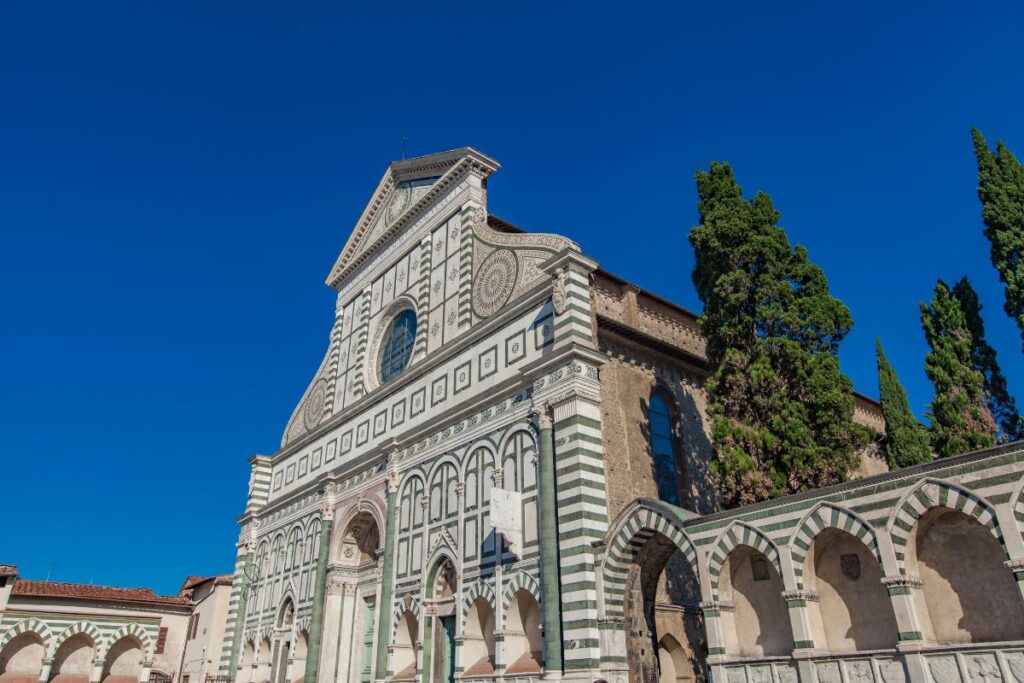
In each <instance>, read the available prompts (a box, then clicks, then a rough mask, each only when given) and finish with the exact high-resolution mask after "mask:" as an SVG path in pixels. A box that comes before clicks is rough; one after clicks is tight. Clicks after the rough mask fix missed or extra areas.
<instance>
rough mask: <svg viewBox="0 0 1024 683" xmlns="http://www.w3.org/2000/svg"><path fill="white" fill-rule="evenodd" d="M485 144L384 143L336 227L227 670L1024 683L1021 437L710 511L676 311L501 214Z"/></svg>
mask: <svg viewBox="0 0 1024 683" xmlns="http://www.w3.org/2000/svg"><path fill="white" fill-rule="evenodd" d="M497 169H498V164H497V162H495V161H494V160H493V159H491V158H489V157H487V156H486V155H484V154H481V153H480V152H478V151H476V150H473V149H469V148H465V149H460V150H455V151H452V152H446V153H441V154H435V155H431V156H427V157H420V158H416V159H410V160H404V161H399V162H395V163H392V164H391V165H390V166H389V167H388V168H387V171H386V173H385V174H384V176H383V178H382V179H381V181H380V183H379V185H378V186H377V188H376V190H375V192H374V193H373V196H372V197H371V198H370V201H369V203H368V204H367V207H366V209H365V211H364V213H363V215H362V216H361V217H360V218H359V220H358V222H357V223H356V225H355V228H354V229H353V231H352V234H351V236H350V237H349V239H348V242H347V243H346V244H345V246H344V249H343V250H342V252H341V255H340V256H339V257H338V259H337V261H336V263H335V265H334V267H333V268H332V269H331V271H330V273H329V275H328V278H327V284H328V286H330V287H331V288H333V289H334V290H335V291H336V292H337V304H336V308H335V313H334V319H333V326H332V327H331V330H330V334H329V338H328V340H327V344H326V346H327V350H326V353H325V355H324V358H323V361H322V362H321V364H320V366H319V367H318V368H317V369H316V372H315V373H314V374H313V376H312V380H311V381H310V383H309V385H308V388H307V389H306V391H305V393H304V395H303V396H302V397H301V400H300V401H299V402H298V405H297V407H296V409H295V411H294V413H293V414H292V416H291V418H290V419H289V420H288V421H287V425H286V427H285V430H284V435H283V438H282V442H281V448H280V449H279V450H278V451H277V452H276V453H274V454H272V455H256V456H253V457H252V458H251V460H250V464H251V478H250V483H249V494H248V500H247V506H246V509H245V511H244V513H243V514H242V516H241V517H240V520H239V521H240V525H241V531H240V534H239V538H238V544H237V550H238V552H237V561H236V566H235V576H234V581H233V584H232V595H231V601H230V605H229V611H228V618H227V624H226V635H225V639H226V643H227V644H226V645H225V647H224V648H223V655H222V657H221V661H220V673H221V674H222V675H224V676H227V677H229V679H230V680H233V681H236V682H237V683H295V682H298V681H300V680H303V681H306V683H314V682H315V681H320V682H321V683H356V682H357V681H358V682H366V683H368V682H370V681H413V680H415V681H424V682H428V681H429V682H431V683H440V682H442V681H443V682H449V681H455V680H467V681H468V680H473V681H477V680H479V681H481V682H484V681H516V682H520V681H522V682H525V681H533V680H538V679H540V678H545V679H565V680H571V681H587V682H588V683H589V682H591V681H597V680H605V681H610V682H613V683H626V682H627V681H629V682H633V681H645V682H646V681H652V682H653V681H666V682H668V681H697V680H706V679H708V678H714V679H715V680H716V681H726V680H727V681H731V682H732V681H734V682H736V683H740V682H743V683H746V682H747V681H750V682H751V683H755V682H758V683H760V682H761V681H780V683H781V682H783V681H797V680H800V681H807V682H812V681H820V682H821V683H829V682H832V681H835V682H836V683H853V682H854V681H875V680H877V681H885V682H887V683H889V682H893V681H908V680H909V681H932V680H935V681H941V682H943V683H944V682H945V681H961V680H962V681H973V680H1000V679H999V678H992V676H998V677H1002V679H1003V680H1019V681H1024V600H1022V594H1021V590H1020V587H1019V586H1020V585H1021V584H1020V583H1019V582H1018V580H1020V579H1024V541H1022V536H1021V525H1022V523H1024V500H1021V485H1022V482H1024V478H1022V477H1024V466H1022V460H1024V448H1021V447H1018V446H1015V445H1009V446H1004V447H1001V448H997V449H992V450H989V451H985V452H980V453H974V454H967V455H964V456H961V457H960V458H952V459H946V460H942V461H938V462H936V463H934V464H929V465H924V466H919V467H915V468H909V469H905V470H901V471H899V472H892V473H890V472H886V468H885V466H884V463H883V462H882V461H881V460H880V459H879V458H878V457H877V455H876V454H875V453H874V451H873V450H872V449H868V450H867V451H865V452H864V453H863V454H862V467H861V471H860V473H859V475H860V476H859V477H858V478H857V479H855V480H853V481H851V482H848V483H846V484H842V485H840V486H836V487H832V488H829V489H822V490H819V491H813V492H807V493H803V494H798V495H795V496H790V497H786V498H781V499H777V500H773V501H770V502H766V503H761V504H757V505H753V506H749V507H746V508H740V509H736V510H729V511H720V510H719V506H718V505H717V501H716V498H715V494H714V490H713V489H712V488H711V486H710V484H709V478H708V468H709V462H710V443H709V437H708V431H707V424H706V415H705V397H704V393H703V389H702V387H703V382H704V379H705V377H706V375H707V367H706V360H705V357H704V349H703V340H702V339H701V337H700V334H699V331H698V327H697V321H696V317H695V316H694V315H693V314H692V313H689V312H688V311H685V310H684V309H681V308H680V307H678V306H676V305H674V304H672V303H670V302H668V301H665V300H663V299H661V298H659V297H657V296H655V295H653V294H651V293H649V292H645V291H643V290H642V289H640V288H638V287H636V286H635V285H633V284H631V283H629V282H627V281H625V280H622V279H620V278H617V277H615V276H614V275H612V274H610V273H607V272H605V271H603V270H601V269H599V268H598V265H597V263H596V262H595V261H594V260H592V259H591V258H589V257H588V256H587V255H585V254H584V253H583V252H582V250H581V249H580V247H579V246H578V245H577V244H576V243H575V242H573V241H572V240H570V239H568V238H567V237H565V236H561V235H554V234H542V233H532V232H526V231H523V230H521V229H519V228H517V227H515V226H512V225H510V224H508V223H506V222H504V221H502V220H500V219H498V218H497V217H495V216H494V215H493V214H491V213H490V212H489V209H488V180H489V178H490V177H491V176H492V174H493V173H495V171H497ZM856 398H857V413H856V418H857V419H858V420H859V421H860V422H862V423H863V424H865V425H867V426H869V427H871V428H873V429H874V430H875V431H876V432H878V433H881V432H882V431H883V430H884V424H883V422H882V420H881V416H880V414H879V411H878V406H877V405H876V404H875V403H873V402H872V401H871V400H869V399H867V398H865V397H863V396H859V395H858V396H857V397H856ZM986 676H988V678H986ZM1014 677H1016V678H1014Z"/></svg>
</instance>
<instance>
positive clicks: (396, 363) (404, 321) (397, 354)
mask: <svg viewBox="0 0 1024 683" xmlns="http://www.w3.org/2000/svg"><path fill="white" fill-rule="evenodd" d="M415 341H416V313H415V312H414V311H412V310H409V309H406V310H404V311H402V312H401V313H399V314H398V315H397V316H396V317H395V319H394V320H392V321H391V326H390V327H389V328H388V332H387V334H386V335H384V343H383V344H381V347H380V382H381V384H383V383H385V382H387V381H389V380H391V379H393V378H394V377H397V376H398V375H400V374H402V371H403V370H405V368H406V367H407V366H408V365H409V361H410V360H411V359H412V347H413V343H414V342H415Z"/></svg>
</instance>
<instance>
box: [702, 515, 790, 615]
mask: <svg viewBox="0 0 1024 683" xmlns="http://www.w3.org/2000/svg"><path fill="white" fill-rule="evenodd" d="M741 545H745V546H750V547H751V548H753V549H754V550H757V551H758V552H760V553H762V554H763V555H764V556H765V557H767V558H768V561H769V562H771V563H772V566H774V567H775V571H777V572H778V573H779V576H782V558H781V556H780V555H779V548H778V546H776V545H775V542H774V541H772V540H771V539H770V538H768V536H767V535H766V534H765V533H764V532H763V531H761V530H760V529H756V528H754V527H752V526H750V525H749V524H747V523H746V522H741V521H739V520H736V521H734V522H733V523H732V524H730V525H729V526H727V527H726V528H725V530H724V531H723V532H722V533H721V534H719V535H718V538H717V539H716V540H715V544H714V546H713V550H712V551H711V555H710V556H709V558H708V578H709V579H710V580H711V592H712V594H713V595H715V596H716V597H717V596H718V579H719V578H720V576H721V573H722V565H724V564H725V560H726V558H728V557H729V553H731V552H732V551H733V550H735V549H736V548H738V547H739V546H741Z"/></svg>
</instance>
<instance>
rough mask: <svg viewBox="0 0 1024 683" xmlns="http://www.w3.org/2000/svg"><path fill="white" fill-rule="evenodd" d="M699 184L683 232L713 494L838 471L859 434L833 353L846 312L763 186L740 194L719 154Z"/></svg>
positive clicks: (790, 485)
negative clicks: (694, 216)
mask: <svg viewBox="0 0 1024 683" xmlns="http://www.w3.org/2000/svg"><path fill="white" fill-rule="evenodd" d="M697 191H698V194H699V195H700V203H699V205H698V209H699V212H700V224H699V225H697V226H694V228H693V229H692V230H691V232H690V235H689V239H690V243H691V244H692V245H693V248H694V251H695V253H696V257H697V258H696V260H697V265H696V268H695V269H694V271H693V281H694V284H695V285H696V288H697V293H698V294H699V295H700V297H701V300H702V301H703V302H704V311H703V313H702V314H701V319H700V325H701V331H702V333H703V335H704V337H705V339H706V340H707V347H706V349H707V357H708V362H709V364H710V367H711V371H712V375H711V377H710V379H709V381H708V384H707V391H708V398H709V413H710V416H711V419H712V442H713V445H714V451H715V454H714V461H713V463H712V472H713V475H714V477H715V479H716V483H717V485H718V488H719V493H720V495H721V498H722V501H723V503H725V504H726V505H738V504H745V503H750V502H754V501H757V500H763V499H766V498H770V497H774V496H779V495H783V494H786V493H792V492H795V491H800V490H804V489H808V488H813V487H818V486H825V485H828V484H834V483H836V482H840V481H844V480H845V479H847V478H848V477H849V476H850V473H851V472H852V471H853V469H854V468H855V467H856V466H857V465H858V463H859V461H860V456H859V451H860V449H861V448H862V447H863V446H864V445H865V444H866V443H867V440H868V432H867V430H866V429H865V428H863V427H861V426H859V425H856V424H854V422H853V410H854V399H853V395H852V393H851V390H852V383H851V382H850V379H849V378H848V377H846V376H845V375H844V374H843V373H842V372H840V370H839V359H838V357H837V351H838V346H839V342H840V341H842V339H843V338H844V337H845V336H846V334H847V333H848V332H849V331H850V328H851V327H852V325H853V320H852V319H851V317H850V312H849V310H848V309H847V308H846V306H844V305H843V303H842V302H840V301H839V300H837V299H835V298H833V297H832V296H830V295H829V291H828V282H827V280H826V279H825V274H824V273H823V272H822V270H821V269H820V268H819V267H818V266H816V265H815V264H813V263H811V261H810V260H809V259H808V256H807V249H805V248H804V247H802V246H797V247H796V248H795V249H794V248H793V247H791V246H790V243H789V240H788V239H787V237H786V233H785V232H784V231H783V229H782V228H780V227H778V225H777V223H778V220H779V213H778V212H777V211H776V210H775V208H774V207H773V206H772V201H771V198H770V197H768V195H766V194H764V193H759V194H758V195H757V196H756V197H754V199H752V200H749V201H748V200H745V199H744V198H743V192H742V190H741V189H740V187H739V185H738V184H737V183H736V179H735V177H734V176H733V172H732V169H731V168H730V167H729V165H728V164H720V163H713V164H712V165H711V168H710V170H709V171H707V172H705V171H699V172H698V173H697Z"/></svg>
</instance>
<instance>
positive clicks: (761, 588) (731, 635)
mask: <svg viewBox="0 0 1024 683" xmlns="http://www.w3.org/2000/svg"><path fill="white" fill-rule="evenodd" d="M784 590H785V587H784V586H783V582H782V577H781V576H780V575H779V572H778V570H777V568H776V566H775V564H774V563H773V562H772V561H771V560H770V559H769V558H768V557H767V556H766V555H765V554H764V553H763V552H761V551H760V550H757V549H756V548H753V547H751V546H748V545H738V546H736V547H735V548H734V549H733V550H732V551H731V552H730V553H729V555H728V556H727V557H726V559H725V562H724V563H723V565H722V568H721V573H720V575H719V579H718V595H719V598H720V599H721V600H722V601H723V602H726V603H731V604H732V606H733V609H731V610H723V612H722V625H723V631H724V633H725V650H726V654H728V655H734V656H740V657H770V656H777V655H788V654H790V653H791V652H792V651H793V630H792V627H791V626H790V623H789V612H788V608H787V606H786V602H785V600H783V598H782V593H783V591H784Z"/></svg>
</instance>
